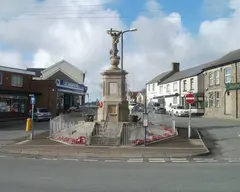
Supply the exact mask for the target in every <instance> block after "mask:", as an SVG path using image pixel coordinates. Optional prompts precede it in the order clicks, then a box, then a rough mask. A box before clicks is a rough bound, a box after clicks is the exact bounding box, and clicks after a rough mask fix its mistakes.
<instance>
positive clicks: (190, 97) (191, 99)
mask: <svg viewBox="0 0 240 192" xmlns="http://www.w3.org/2000/svg"><path fill="white" fill-rule="evenodd" d="M194 102H195V97H194V95H193V94H192V93H188V94H187V95H186V103H188V104H193V103H194Z"/></svg>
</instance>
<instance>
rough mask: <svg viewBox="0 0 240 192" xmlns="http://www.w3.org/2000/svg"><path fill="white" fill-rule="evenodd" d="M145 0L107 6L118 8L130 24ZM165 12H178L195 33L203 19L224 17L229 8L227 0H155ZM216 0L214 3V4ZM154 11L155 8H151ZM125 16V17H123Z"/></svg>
mask: <svg viewBox="0 0 240 192" xmlns="http://www.w3.org/2000/svg"><path fill="white" fill-rule="evenodd" d="M146 1H147V0H116V1H114V3H112V4H110V5H108V8H111V9H115V10H118V11H119V13H120V14H121V16H122V17H123V18H122V19H123V20H124V21H125V22H126V23H127V24H128V25H130V24H131V22H132V21H134V20H135V19H136V18H137V17H138V16H139V15H140V14H141V13H143V12H144V11H146V7H145V3H146ZM156 1H157V2H158V3H160V4H161V6H162V10H163V11H164V13H165V14H169V13H172V12H178V13H180V15H181V16H182V22H183V24H184V26H185V27H186V28H188V30H189V31H190V32H192V33H197V32H198V30H199V26H200V24H201V23H202V22H203V21H204V20H213V19H217V18H219V17H226V16H228V15H229V13H230V10H229V9H228V7H227V0H156ZM215 2H216V4H215ZM152 11H156V10H152ZM125 17H126V18H125Z"/></svg>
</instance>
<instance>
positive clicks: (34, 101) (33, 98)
mask: <svg viewBox="0 0 240 192" xmlns="http://www.w3.org/2000/svg"><path fill="white" fill-rule="evenodd" d="M30 104H31V105H35V104H36V97H31V99H30Z"/></svg>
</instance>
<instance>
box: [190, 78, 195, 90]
mask: <svg viewBox="0 0 240 192" xmlns="http://www.w3.org/2000/svg"><path fill="white" fill-rule="evenodd" d="M193 89H194V87H193V78H191V79H190V90H193Z"/></svg>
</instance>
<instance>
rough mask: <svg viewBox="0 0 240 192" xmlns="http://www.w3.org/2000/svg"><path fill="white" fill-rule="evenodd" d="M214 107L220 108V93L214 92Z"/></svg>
mask: <svg viewBox="0 0 240 192" xmlns="http://www.w3.org/2000/svg"><path fill="white" fill-rule="evenodd" d="M215 107H220V92H215Z"/></svg>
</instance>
